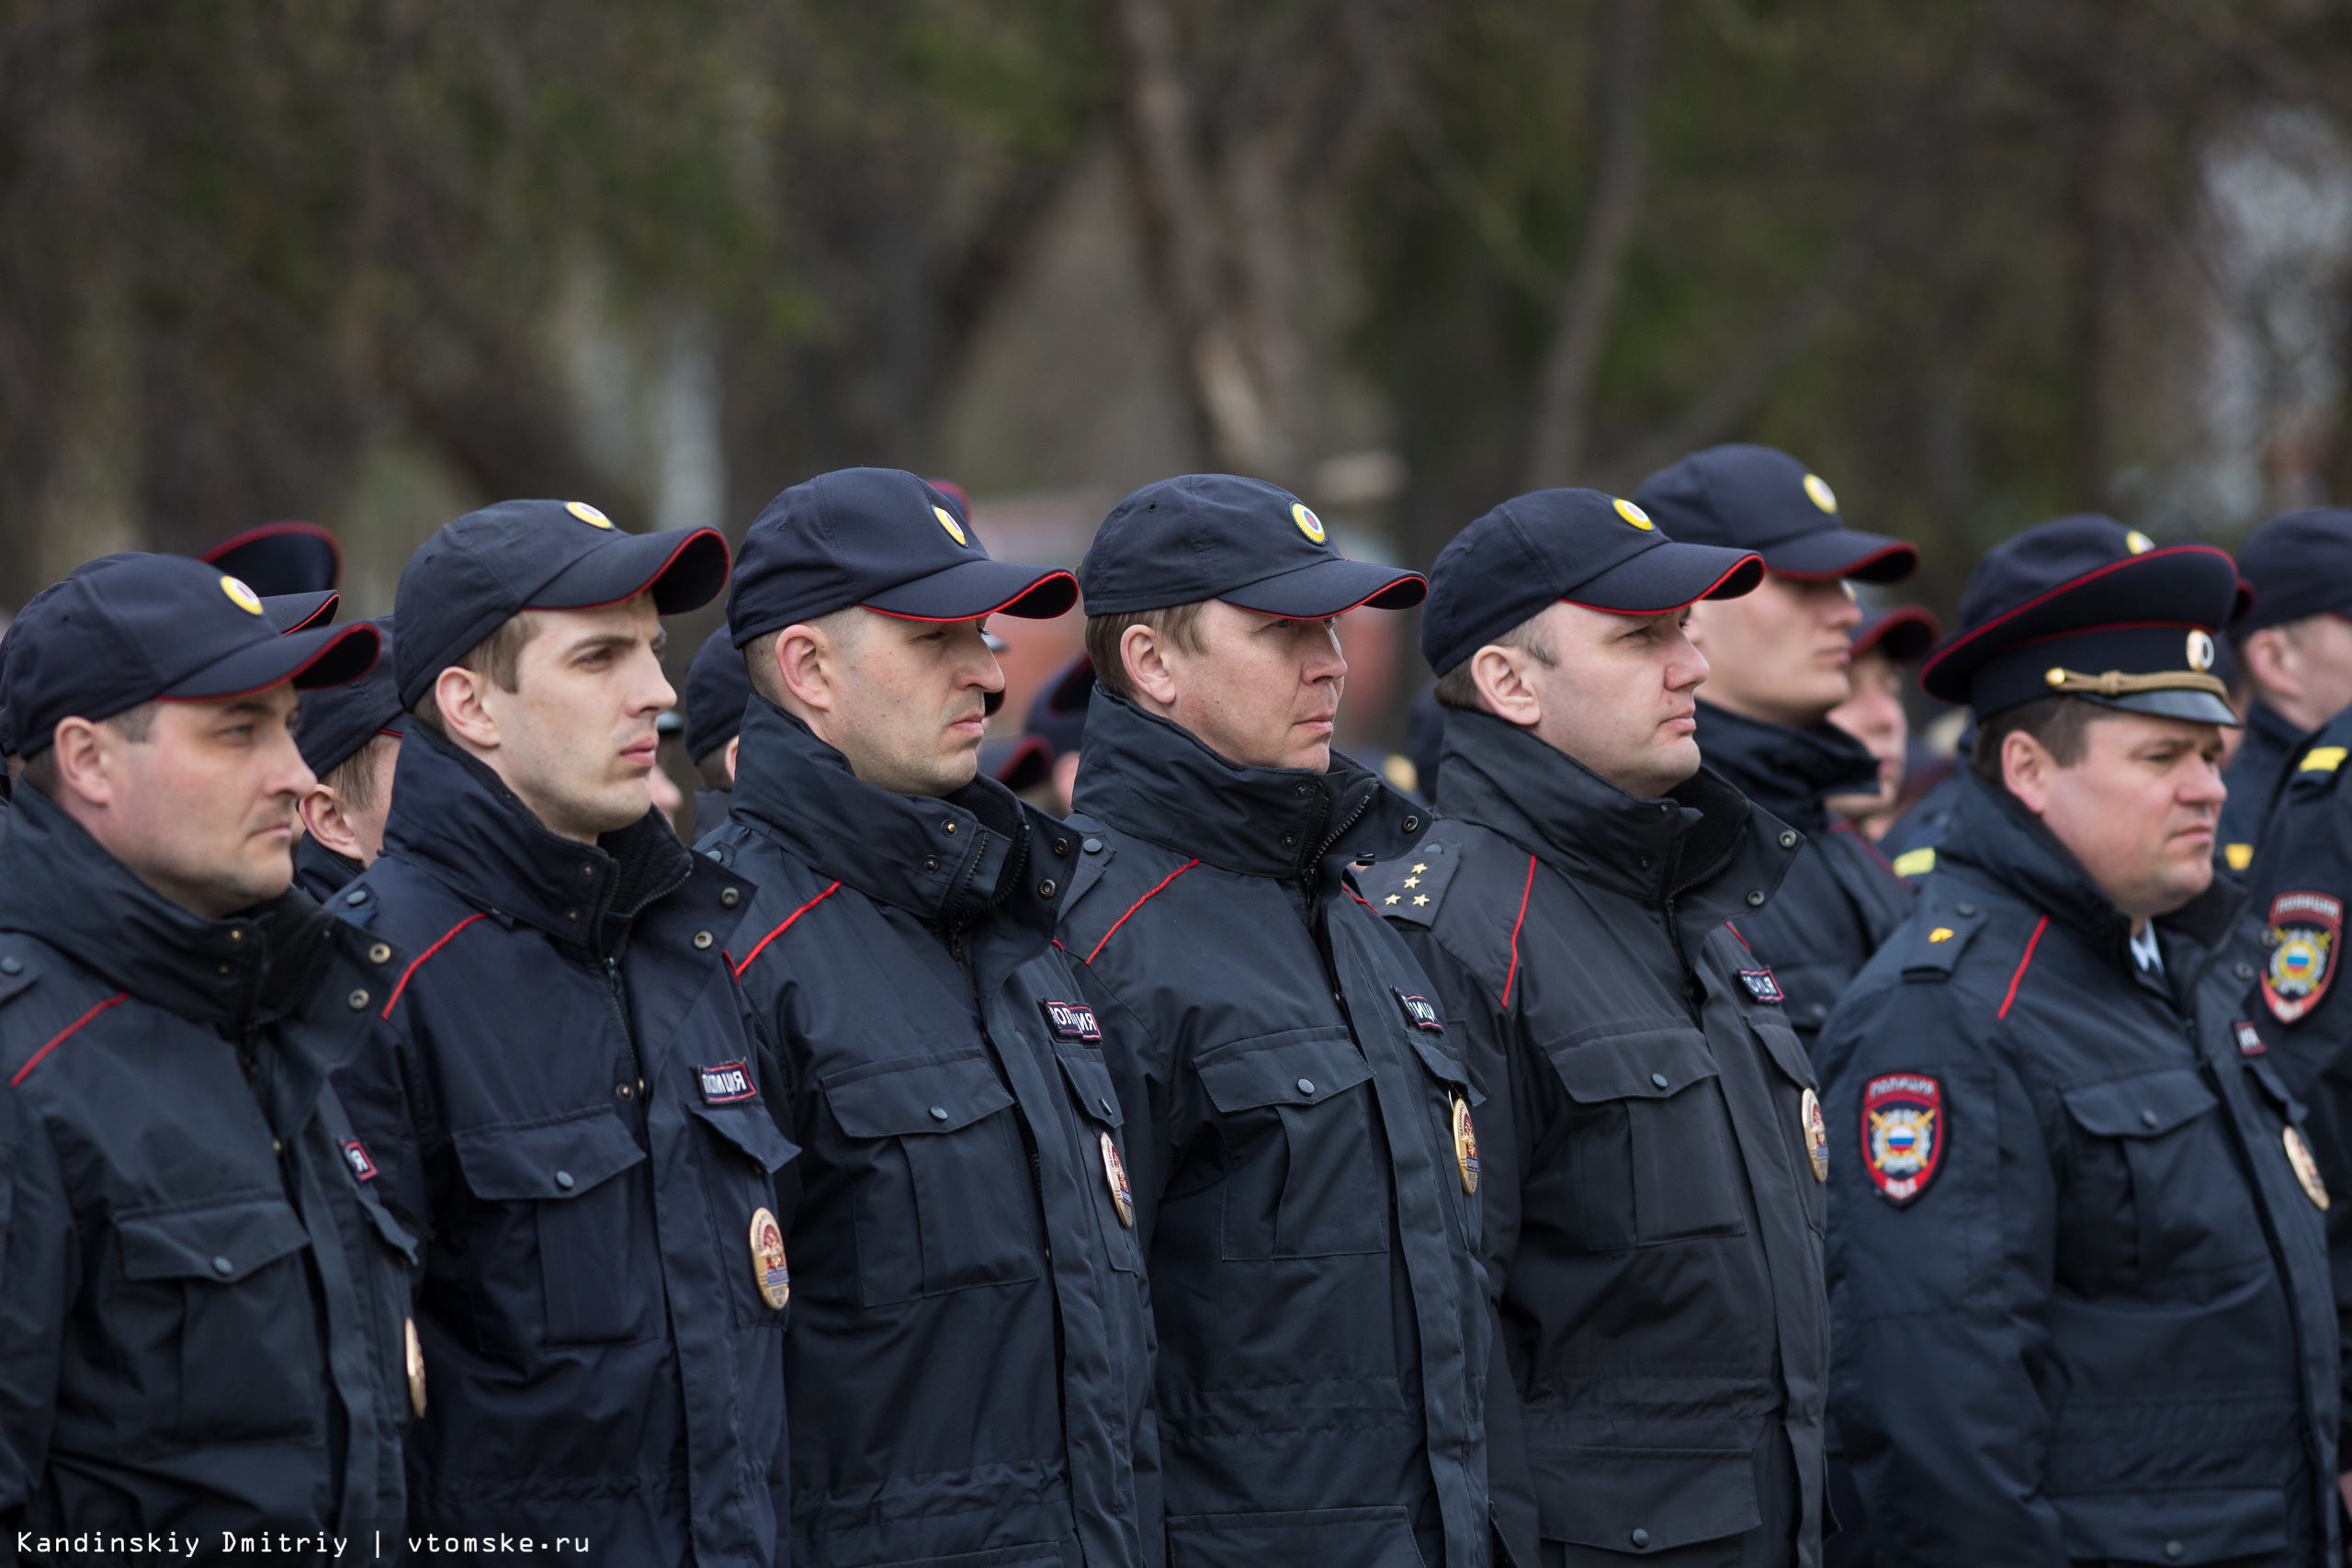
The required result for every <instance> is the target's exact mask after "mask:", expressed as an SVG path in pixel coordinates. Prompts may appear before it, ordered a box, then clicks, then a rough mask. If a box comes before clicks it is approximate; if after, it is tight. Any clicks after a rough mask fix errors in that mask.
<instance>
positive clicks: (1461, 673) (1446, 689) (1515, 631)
mask: <svg viewBox="0 0 2352 1568" xmlns="http://www.w3.org/2000/svg"><path fill="white" fill-rule="evenodd" d="M1543 613H1544V612H1543V611H1541V610H1538V611H1537V612H1536V613H1535V614H1534V615H1530V616H1529V617H1528V618H1527V619H1525V620H1523V621H1521V622H1520V623H1519V625H1517V626H1513V627H1511V628H1510V630H1509V631H1507V632H1505V633H1503V634H1502V635H1501V636H1500V637H1488V638H1487V640H1486V641H1485V642H1482V643H1480V644H1479V645H1478V648H1487V647H1490V646H1493V647H1501V648H1515V649H1519V650H1520V651H1521V653H1524V654H1526V655H1527V656H1528V657H1529V658H1531V659H1532V660H1535V662H1536V663H1538V664H1541V665H1542V666H1544V669H1546V670H1556V669H1558V668H1559V664H1560V656H1559V654H1558V653H1557V652H1556V651H1555V649H1553V647H1552V640H1551V638H1549V637H1545V636H1544V634H1543V632H1542V631H1540V630H1538V629H1537V627H1536V625H1535V623H1536V621H1537V619H1538V618H1539V617H1541V616H1542V615H1543ZM1477 653H1478V649H1476V648H1474V649H1471V650H1470V654H1471V656H1470V658H1468V659H1465V660H1463V661H1462V662H1461V663H1459V664H1457V665H1455V666H1454V667H1453V669H1451V670H1449V671H1446V672H1445V673H1444V674H1442V675H1441V676H1439V677H1438V678H1437V688H1436V690H1435V691H1433V692H1432V693H1430V695H1432V696H1434V697H1436V698H1437V704H1438V706H1440V707H1442V708H1458V709H1464V710H1466V711H1468V712H1471V713H1485V712H1487V699H1486V698H1484V697H1482V696H1480V695H1479V694H1478V682H1477V680H1476V678H1475V677H1474V676H1472V674H1471V673H1470V666H1471V665H1472V664H1474V663H1476V661H1477Z"/></svg>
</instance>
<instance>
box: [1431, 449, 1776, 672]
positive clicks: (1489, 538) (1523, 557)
mask: <svg viewBox="0 0 2352 1568" xmlns="http://www.w3.org/2000/svg"><path fill="white" fill-rule="evenodd" d="M1761 581H1764V561H1763V558H1761V557H1760V556H1758V554H1757V553H1756V552H1755V551H1754V550H1741V549H1726V548H1724V547H1722V546H1720V545H1692V544H1685V543H1684V542H1682V541H1681V540H1679V539H1670V538H1668V537H1667V536H1666V532H1665V530H1664V529H1662V528H1660V527H1659V526H1658V525H1657V524H1656V523H1655V522H1654V521H1652V520H1651V518H1650V515H1649V513H1647V512H1646V511H1645V510H1644V509H1643V508H1641V507H1639V506H1636V505H1634V503H1633V502H1630V501H1620V500H1618V499H1617V498H1616V497H1614V496H1608V495H1603V494H1602V493H1601V492H1600V491H1597V490H1539V491H1535V492H1533V493H1532V494H1530V495H1522V496H1518V497H1516V498H1514V499H1512V500H1510V501H1506V502H1503V503H1502V504H1501V505H1500V506H1498V507H1496V508H1495V509H1494V510H1493V511H1492V512H1489V513H1487V514H1486V515H1485V516H1484V517H1481V518H1479V519H1478V520H1477V521H1476V523H1473V524H1471V525H1470V526H1468V527H1467V528H1464V529H1463V530H1462V532H1460V533H1459V534H1456V535H1455V536H1453V542H1452V543H1451V544H1449V545H1447V546H1446V547H1445V548H1444V549H1442V550H1441V551H1439V552H1438V558H1437V564H1436V565H1435V566H1432V567H1431V568H1430V602H1429V604H1428V605H1427V606H1426V607H1425V608H1423V610H1422V611H1421V652H1422V654H1423V655H1424V656H1425V657H1426V658H1427V659H1428V660H1429V661H1430V669H1431V670H1434V671H1437V672H1438V673H1439V674H1441V675H1442V674H1444V673H1445V672H1446V671H1449V670H1451V669H1453V667H1454V666H1455V665H1457V664H1459V663H1461V662H1462V661H1463V660H1465V659H1467V658H1469V657H1470V656H1471V655H1472V654H1474V653H1476V652H1477V651H1478V649H1481V648H1484V647H1485V646H1486V645H1487V644H1488V643H1490V642H1492V641H1494V640H1495V638H1497V637H1500V636H1502V635H1503V633H1505V632H1507V631H1509V630H1510V628H1511V627H1513V626H1517V625H1519V624H1520V623H1521V621H1524V620H1526V619H1527V618H1528V617H1530V616H1532V615H1536V614H1537V613H1539V612H1540V611H1542V610H1543V609H1544V606H1546V605H1548V604H1555V603H1556V602H1558V601H1561V600H1566V602H1567V603H1569V604H1580V605H1582V606H1584V607H1585V608H1586V609H1589V610H1607V611H1609V612H1610V613H1611V614H1612V615H1663V614H1665V613H1666V612H1667V611H1669V610H1679V609H1681V608H1682V607H1683V606H1684V605H1686V604H1697V603H1698V602H1699V601H1700V600H1702V599H1736V598H1738V597H1739V596H1740V595H1741V594H1743V593H1749V592H1754V591H1755V588H1756V585H1757V584H1758V583H1759V582H1761Z"/></svg>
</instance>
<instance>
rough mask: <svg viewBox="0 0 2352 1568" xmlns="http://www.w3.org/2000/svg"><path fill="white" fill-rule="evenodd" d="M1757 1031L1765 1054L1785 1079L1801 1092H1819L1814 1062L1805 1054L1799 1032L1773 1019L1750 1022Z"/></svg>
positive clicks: (1752, 1020) (1750, 1025)
mask: <svg viewBox="0 0 2352 1568" xmlns="http://www.w3.org/2000/svg"><path fill="white" fill-rule="evenodd" d="M1748 1025H1749V1027H1750V1028H1752V1029H1754V1030H1755V1031H1756V1038H1758V1040H1761V1041H1762V1042H1764V1053H1765V1055H1769V1056H1770V1057H1771V1058H1772V1065H1773V1066H1776V1067H1778V1068H1780V1069H1781V1077H1785V1078H1787V1079H1788V1080H1789V1081H1790V1082H1791V1083H1792V1084H1795V1085H1796V1086H1797V1087H1798V1088H1799V1089H1818V1088H1820V1087H1821V1085H1820V1082H1819V1080H1817V1079H1816V1078H1815V1077H1814V1076H1813V1058H1812V1057H1810V1056H1807V1055H1805V1054H1804V1044H1803V1043H1801V1042H1799V1040H1798V1039H1797V1032H1796V1031H1795V1030H1793V1029H1791V1028H1790V1027H1789V1026H1788V1025H1787V1024H1785V1023H1781V1022H1779V1021H1775V1020H1772V1019H1769V1018H1758V1019H1751V1020H1749V1021H1748Z"/></svg>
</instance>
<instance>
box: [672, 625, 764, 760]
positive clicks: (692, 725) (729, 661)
mask: <svg viewBox="0 0 2352 1568" xmlns="http://www.w3.org/2000/svg"><path fill="white" fill-rule="evenodd" d="M751 698H752V672H751V671H749V670H748V669H746V668H745V667H744V664H743V655H742V653H741V650H740V649H737V648H736V646H735V644H734V641H733V639H732V638H730V637H729V636H728V635H727V628H726V627H725V626H721V627H719V628H718V630H717V631H715V632H713V633H711V634H710V636H709V637H706V638H705V639H704V640H703V645H702V647H700V648H698V649H695V658H694V662H693V663H691V664H689V665H687V666H686V728H685V738H686V755H687V757H688V758H689V759H691V760H692V761H696V762H699V761H702V760H703V759H704V758H705V757H707V756H709V755H710V754H711V753H712V752H713V751H716V750H718V749H719V748H720V747H721V746H724V745H726V744H727V743H728V742H729V740H732V739H735V735H736V732H737V731H738V730H740V729H741V728H743V705H744V704H745V703H747V702H749V701H751Z"/></svg>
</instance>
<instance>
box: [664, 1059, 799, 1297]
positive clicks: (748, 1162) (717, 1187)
mask: <svg viewBox="0 0 2352 1568" xmlns="http://www.w3.org/2000/svg"><path fill="white" fill-rule="evenodd" d="M686 1110H687V1111H688V1112H690V1113H691V1114H692V1115H693V1117H694V1118H695V1121H696V1122H700V1123H701V1124H702V1125H703V1126H704V1127H707V1128H708V1129H709V1130H710V1132H711V1133H712V1134H714V1136H711V1137H708V1138H706V1139H704V1140H703V1141H702V1144H701V1145H700V1147H699V1148H697V1150H696V1151H695V1155H696V1159H697V1162H698V1163H699V1164H700V1165H701V1167H702V1177H703V1189H704V1192H705V1194H706V1196H707V1199H708V1201H709V1203H710V1215H711V1222H712V1224H713V1226H714V1228H716V1229H717V1230H718V1240H719V1247H720V1257H721V1258H722V1259H723V1260H724V1262H723V1265H722V1267H721V1269H720V1270H719V1271H720V1272H721V1273H722V1274H724V1275H726V1276H727V1278H728V1280H729V1286H728V1293H729V1295H730V1296H732V1297H733V1298H734V1301H735V1321H736V1322H737V1323H738V1324H741V1325H746V1326H749V1327H753V1328H781V1327H783V1326H784V1320H785V1312H786V1308H784V1307H775V1306H770V1305H769V1304H768V1302H767V1297H766V1295H765V1293H764V1292H763V1291H762V1290H761V1288H760V1286H761V1275H762V1271H763V1264H762V1263H760V1262H758V1261H756V1257H757V1254H756V1251H755V1249H754V1247H753V1242H752V1216H753V1215H754V1214H756V1213H759V1212H760V1211H761V1210H763V1209H764V1210H766V1211H767V1212H768V1213H769V1215H770V1217H774V1215H775V1213H776V1205H777V1200H776V1190H775V1173H776V1172H777V1171H779V1170H782V1169H783V1168H785V1166H786V1164H788V1163H789V1162H790V1161H791V1159H792V1156H795V1155H797V1154H798V1153H799V1152H800V1150H799V1148H798V1147H797V1145H794V1144H793V1142H792V1140H791V1139H789V1138H787V1137H786V1136H785V1135H784V1134H782V1133H780V1132H778V1131H777V1130H776V1125H775V1122H772V1121H770V1120H769V1119H768V1112H767V1107H766V1105H765V1103H764V1102H763V1101H761V1100H747V1101H745V1102H743V1103H742V1104H740V1105H707V1104H705V1103H703V1102H702V1101H701V1100H687V1101H686ZM737 1236H741V1237H742V1238H743V1240H742V1247H743V1248H744V1250H743V1252H742V1254H741V1256H742V1257H743V1258H745V1259H747V1261H745V1262H742V1263H741V1264H736V1263H735V1262H734V1261H733V1260H732V1259H731V1258H728V1256H727V1243H728V1242H729V1241H730V1240H731V1239H733V1238H734V1237H737ZM788 1268H789V1263H788V1260H787V1270H788ZM787 1278H789V1275H788V1272H787Z"/></svg>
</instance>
